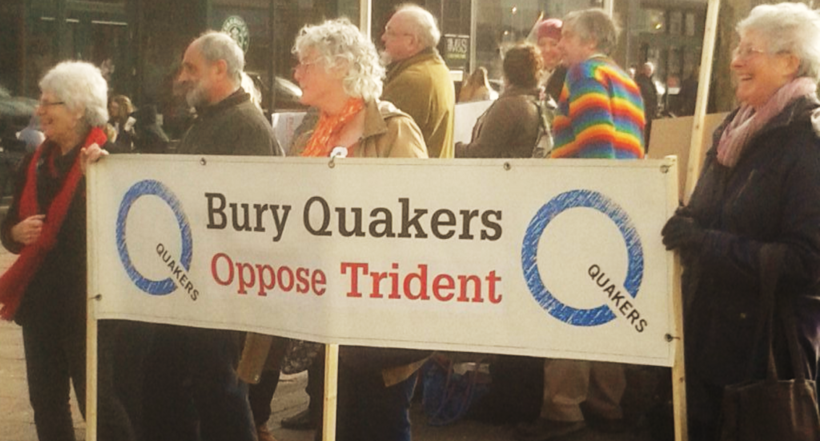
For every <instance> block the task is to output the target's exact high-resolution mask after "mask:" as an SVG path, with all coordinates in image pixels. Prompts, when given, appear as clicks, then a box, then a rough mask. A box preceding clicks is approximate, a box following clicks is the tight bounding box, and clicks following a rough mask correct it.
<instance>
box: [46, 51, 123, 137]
mask: <svg viewBox="0 0 820 441" xmlns="http://www.w3.org/2000/svg"><path fill="white" fill-rule="evenodd" d="M40 90H41V91H43V92H48V93H50V94H53V95H54V96H56V97H57V99H59V100H60V101H62V102H63V103H64V105H65V106H66V108H67V109H69V110H79V109H85V115H84V120H85V122H86V123H87V124H88V125H89V126H92V127H102V126H104V125H105V123H106V122H107V121H108V83H106V82H105V78H103V76H102V73H100V69H99V68H97V66H94V65H93V64H91V63H87V62H85V61H63V62H62V63H60V64H58V65H56V66H54V67H53V68H52V69H51V70H50V71H48V72H47V73H46V74H45V76H44V77H43V79H42V80H40Z"/></svg>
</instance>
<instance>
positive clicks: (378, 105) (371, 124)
mask: <svg viewBox="0 0 820 441" xmlns="http://www.w3.org/2000/svg"><path fill="white" fill-rule="evenodd" d="M395 116H406V117H408V118H410V116H409V115H407V114H406V113H404V112H402V111H401V110H399V109H398V107H396V106H394V105H393V103H391V102H389V101H380V100H377V99H375V100H370V101H367V102H366V103H365V104H364V129H363V130H362V141H364V140H365V139H367V138H370V137H371V136H378V135H382V134H385V133H387V120H388V119H390V118H393V117H395ZM411 119H412V118H411Z"/></svg>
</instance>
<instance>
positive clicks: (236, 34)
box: [222, 15, 251, 52]
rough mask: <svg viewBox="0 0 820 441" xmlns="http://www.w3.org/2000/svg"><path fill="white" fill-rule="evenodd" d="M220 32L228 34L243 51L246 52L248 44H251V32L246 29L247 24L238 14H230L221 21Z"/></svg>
mask: <svg viewBox="0 0 820 441" xmlns="http://www.w3.org/2000/svg"><path fill="white" fill-rule="evenodd" d="M222 32H225V33H226V34H228V35H230V36H231V38H233V40H234V41H235V42H236V44H238V45H239V47H241V48H242V51H243V52H248V46H250V44H251V33H250V31H249V30H248V24H247V23H245V20H242V17H240V16H238V15H231V16H230V17H228V18H226V19H225V21H224V22H223V23H222Z"/></svg>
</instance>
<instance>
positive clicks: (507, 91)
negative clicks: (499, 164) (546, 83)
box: [456, 43, 543, 158]
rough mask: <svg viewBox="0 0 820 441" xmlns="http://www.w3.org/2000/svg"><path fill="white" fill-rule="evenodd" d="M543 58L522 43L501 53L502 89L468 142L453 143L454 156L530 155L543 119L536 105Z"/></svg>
mask: <svg viewBox="0 0 820 441" xmlns="http://www.w3.org/2000/svg"><path fill="white" fill-rule="evenodd" d="M542 67H543V60H542V59H541V54H540V52H539V51H538V48H537V47H535V46H533V45H532V44H530V43H521V44H518V45H516V46H513V47H512V48H510V49H509V50H508V51H507V53H506V54H504V62H503V68H504V92H503V93H502V94H501V96H500V97H499V98H498V99H497V100H496V101H494V102H493V103H492V104H491V105H490V107H489V108H488V109H487V111H486V112H484V114H482V115H481V116H480V117H479V118H478V120H477V121H476V124H475V127H473V135H472V139H471V140H470V143H469V144H464V143H457V144H456V157H457V158H531V157H532V155H533V150H534V148H535V145H536V143H537V142H538V139H539V135H540V134H541V128H542V122H541V112H540V108H539V102H538V101H539V100H540V92H541V89H540V88H539V87H538V81H539V80H540V78H541V72H542Z"/></svg>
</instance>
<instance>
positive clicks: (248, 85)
mask: <svg viewBox="0 0 820 441" xmlns="http://www.w3.org/2000/svg"><path fill="white" fill-rule="evenodd" d="M241 75H242V83H241V86H242V90H244V91H245V92H247V93H248V95H250V96H251V102H252V103H253V104H254V105H255V106H256V107H257V108H259V109H260V110H261V109H262V92H260V91H259V88H258V87H256V83H254V81H253V78H251V76H250V75H248V74H247V73H246V72H244V71H243V72H242V74H241Z"/></svg>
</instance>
